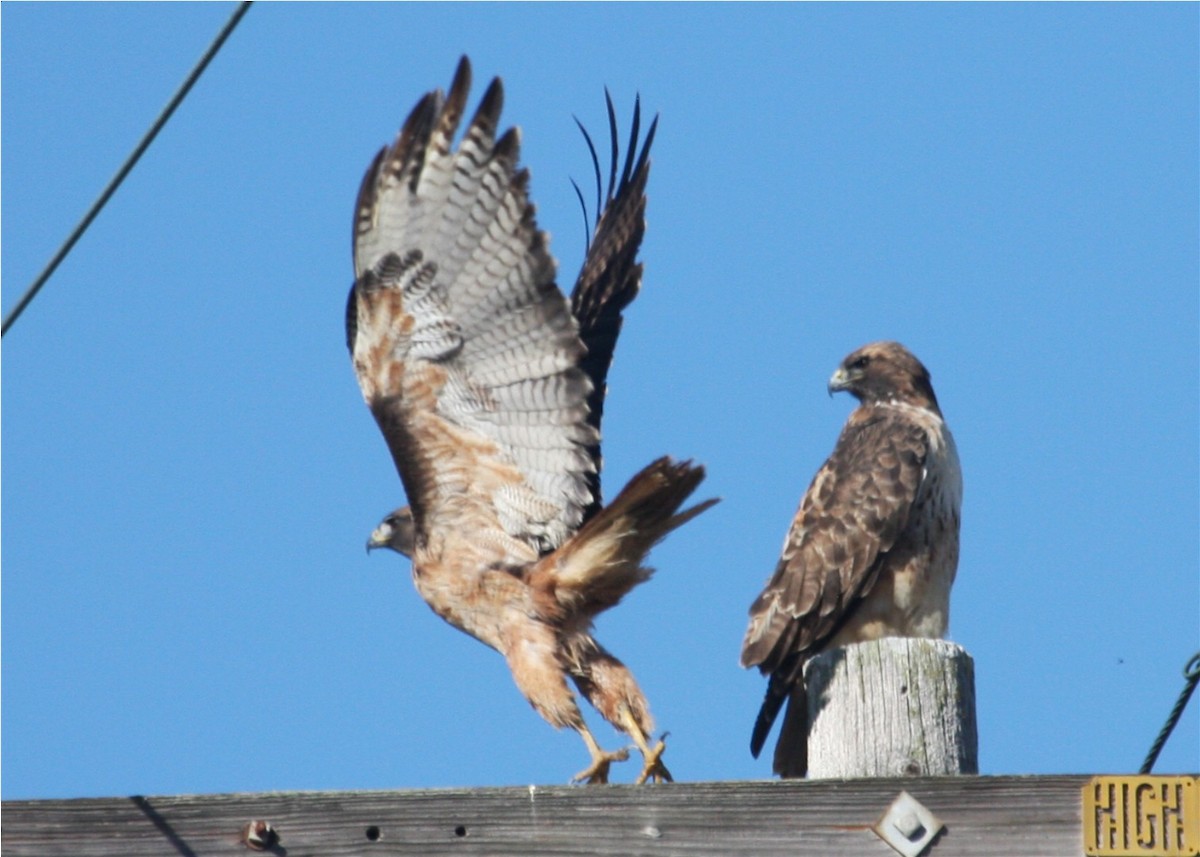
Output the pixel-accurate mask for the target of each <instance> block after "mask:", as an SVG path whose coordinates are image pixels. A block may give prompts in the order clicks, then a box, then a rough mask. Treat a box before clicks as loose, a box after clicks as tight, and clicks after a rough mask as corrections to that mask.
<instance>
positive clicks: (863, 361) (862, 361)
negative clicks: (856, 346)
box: [850, 354, 871, 369]
mask: <svg viewBox="0 0 1200 857" xmlns="http://www.w3.org/2000/svg"><path fill="white" fill-rule="evenodd" d="M870 362H871V358H870V357H868V356H867V355H865V354H864V355H863V356H862V357H859V358H858V359H857V360H855V361H854V362H853V363H851V364H850V368H851V369H866V368H867V364H868V363H870Z"/></svg>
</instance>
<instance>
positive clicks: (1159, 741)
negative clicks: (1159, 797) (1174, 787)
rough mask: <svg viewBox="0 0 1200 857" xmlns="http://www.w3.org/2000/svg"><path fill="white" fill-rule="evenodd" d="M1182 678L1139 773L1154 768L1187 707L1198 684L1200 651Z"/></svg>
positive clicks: (1199, 680)
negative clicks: (1180, 685) (1174, 698)
mask: <svg viewBox="0 0 1200 857" xmlns="http://www.w3.org/2000/svg"><path fill="white" fill-rule="evenodd" d="M1183 678H1184V683H1183V690H1182V691H1181V692H1180V694H1179V699H1177V700H1175V705H1174V706H1173V707H1172V708H1171V713H1170V714H1168V715H1167V722H1166V723H1164V724H1163V728H1162V730H1161V731H1160V732H1159V733H1158V737H1157V738H1155V739H1154V745H1153V746H1152V747H1151V748H1150V752H1149V753H1147V754H1146V761H1144V762H1142V767H1141V770H1139V771H1138V773H1139V774H1148V773H1150V771H1151V770H1152V769H1153V768H1154V763H1155V762H1157V761H1158V754H1159V753H1161V752H1162V748H1163V745H1164V744H1166V743H1167V739H1168V738H1170V737H1171V733H1172V732H1174V731H1175V724H1177V723H1178V722H1179V718H1180V717H1182V716H1183V709H1185V708H1187V704H1188V700H1189V699H1191V698H1192V693H1193V692H1194V691H1195V690H1196V685H1197V684H1200V652H1196V654H1194V655H1192V659H1191V660H1190V661H1188V662H1187V666H1185V667H1184V668H1183Z"/></svg>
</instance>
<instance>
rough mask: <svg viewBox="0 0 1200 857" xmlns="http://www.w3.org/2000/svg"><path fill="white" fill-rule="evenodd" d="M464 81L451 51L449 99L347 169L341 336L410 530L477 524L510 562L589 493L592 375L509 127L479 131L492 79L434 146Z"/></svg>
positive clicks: (539, 549) (579, 509)
mask: <svg viewBox="0 0 1200 857" xmlns="http://www.w3.org/2000/svg"><path fill="white" fill-rule="evenodd" d="M470 76H471V74H470V65H469V63H468V62H467V60H466V58H465V57H464V58H463V60H462V61H461V62H460V63H459V66H458V69H457V71H456V73H455V76H454V81H453V84H452V85H451V87H450V92H449V95H447V96H444V97H443V95H442V93H441V92H440V91H436V92H432V93H430V94H428V95H426V96H425V97H424V98H422V99H421V100H420V102H418V104H417V106H416V107H415V108H414V109H413V111H412V113H411V114H410V115H409V117H408V119H407V121H406V122H405V123H404V126H403V127H402V129H401V131H400V134H399V136H398V137H397V138H396V141H395V143H393V145H392V146H390V147H387V148H385V149H383V150H382V151H381V152H380V153H379V155H378V156H377V157H376V158H375V161H374V163H373V164H372V166H371V168H370V169H369V170H368V172H367V174H366V177H365V178H364V180H363V184H362V187H361V189H360V191H359V197H358V214H357V218H356V222H355V230H354V264H355V272H356V275H357V280H356V282H355V284H354V287H353V289H352V291H351V294H350V300H349V306H348V309H347V338H348V341H349V344H350V348H351V351H352V353H353V358H354V368H355V373H356V374H357V376H358V381H359V385H360V387H361V388H362V392H363V397H364V398H365V399H366V402H367V404H368V406H369V407H370V409H371V412H372V413H373V414H374V415H375V419H376V420H377V421H378V423H379V427H380V429H381V430H382V432H383V435H384V437H385V439H386V440H387V443H388V446H389V448H390V449H391V452H392V456H393V458H394V460H395V462H396V466H397V469H398V470H399V472H400V477H401V479H402V480H403V482H404V487H405V491H406V493H407V495H408V498H409V502H410V504H411V505H412V507H413V517H414V520H415V523H416V540H417V543H418V544H420V543H421V541H422V539H423V538H424V537H425V535H426V534H427V533H428V532H429V531H431V530H433V529H438V530H454V529H459V530H462V529H470V530H471V531H472V532H475V533H486V532H487V531H491V532H493V535H494V539H495V542H496V545H497V546H499V547H501V554H502V555H503V556H505V557H507V558H509V560H511V561H512V562H513V563H517V562H527V561H529V559H531V558H533V557H536V556H537V555H538V554H541V553H544V552H546V551H548V550H553V549H554V548H555V547H557V546H558V545H560V544H561V543H562V542H563V541H564V540H565V539H566V538H567V536H569V535H570V534H571V533H572V532H573V531H574V530H575V529H576V528H577V527H578V526H579V524H580V522H581V521H582V519H583V510H584V509H585V508H588V507H589V506H590V505H591V504H592V503H593V501H594V499H595V498H594V496H593V494H592V491H591V489H590V487H589V486H590V482H591V480H592V478H593V474H594V472H595V470H596V464H595V462H594V461H593V459H592V456H591V455H590V454H589V451H588V450H589V448H590V447H591V446H592V445H593V444H595V443H596V442H597V440H598V437H597V432H596V429H595V427H594V426H593V425H592V424H591V423H590V422H589V419H588V408H587V399H588V396H589V394H590V393H591V389H592V383H591V381H590V380H589V378H588V376H587V373H586V372H584V371H583V370H582V369H581V368H580V367H579V362H580V359H581V358H582V356H583V354H584V345H583V343H582V342H581V340H580V337H579V332H578V326H577V324H576V322H575V319H574V318H573V316H572V314H571V310H570V306H569V305H568V303H567V300H566V298H565V297H564V296H563V295H562V293H561V292H560V291H559V289H558V287H557V286H556V284H555V281H554V276H555V264H554V260H553V259H552V258H551V256H550V254H549V252H548V250H547V247H546V236H545V235H544V233H542V232H540V231H539V230H538V228H537V224H536V223H535V220H534V212H533V206H532V205H531V204H530V202H529V200H528V197H527V185H528V173H527V172H526V171H524V170H518V167H517V161H518V154H519V132H518V131H517V130H516V129H511V130H509V131H507V132H505V133H504V134H503V135H502V136H501V137H500V138H499V139H498V140H497V139H495V133H496V125H497V122H498V119H499V114H500V108H501V103H502V99H503V95H502V88H501V85H500V82H499V80H498V79H497V80H493V81H492V83H491V85H490V86H489V87H488V89H487V92H486V93H485V95H484V96H483V99H482V101H481V103H480V105H479V108H478V110H477V111H476V113H475V116H474V118H473V119H472V120H471V122H470V124H469V125H468V127H467V129H466V132H465V134H464V137H463V139H462V142H461V143H460V145H459V146H458V148H457V149H456V150H453V151H452V150H451V142H452V139H453V137H454V134H455V132H456V130H457V128H458V125H459V122H460V120H461V118H462V115H463V110H464V106H465V102H466V97H467V91H468V89H469V86H470Z"/></svg>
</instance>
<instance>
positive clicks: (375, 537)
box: [367, 521, 392, 553]
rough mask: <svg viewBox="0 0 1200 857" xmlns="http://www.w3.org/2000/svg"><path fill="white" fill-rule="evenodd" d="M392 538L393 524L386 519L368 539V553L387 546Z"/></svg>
mask: <svg viewBox="0 0 1200 857" xmlns="http://www.w3.org/2000/svg"><path fill="white" fill-rule="evenodd" d="M391 539H392V525H391V524H389V523H387V522H386V521H385V522H384V523H382V524H380V525H379V526H378V527H376V528H375V529H374V530H373V531H372V532H371V536H370V538H368V539H367V553H370V552H371V551H373V550H375V549H376V548H385V547H387V546H388V542H390V541H391Z"/></svg>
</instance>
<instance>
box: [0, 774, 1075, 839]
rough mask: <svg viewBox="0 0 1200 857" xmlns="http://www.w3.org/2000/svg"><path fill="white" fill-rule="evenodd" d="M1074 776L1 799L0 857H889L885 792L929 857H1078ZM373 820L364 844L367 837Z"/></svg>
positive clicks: (887, 800)
mask: <svg viewBox="0 0 1200 857" xmlns="http://www.w3.org/2000/svg"><path fill="white" fill-rule="evenodd" d="M1086 780H1087V777H1085V776H1051V777H1046V776H1041V777H917V778H906V779H903V780H896V779H859V780H821V781H795V780H793V781H757V780H756V781H741V782H720V783H685V784H678V783H677V784H672V785H662V786H629V785H613V786H592V787H586V788H584V787H574V788H572V787H566V786H553V787H541V786H537V787H528V788H520V787H517V788H482V789H470V790H454V789H445V790H432V791H394V792H326V793H319V792H311V793H301V792H295V793H267V794H232V795H200V796H175V797H152V798H140V797H135V798H101V799H81V800H47V801H6V802H5V803H4V804H3V815H2V828H3V829H2V835H3V846H4V852H5V854H6V855H9V857H20V855H38V857H47V855H76V857H91V855H98V856H99V855H103V856H104V857H107V855H128V857H140V855H156V857H162V855H168V857H169V855H188V857H191V856H192V855H194V857H203V855H228V854H242V855H246V854H249V853H252V852H250V851H249V850H248V849H247V848H246V846H245V845H244V844H242V843H241V842H240V841H239V833H240V831H241V829H242V827H243V826H244V825H245V824H246V823H247V822H249V821H250V820H251V819H263V820H266V821H269V822H270V823H271V824H272V825H273V826H274V828H275V829H276V830H277V831H278V832H279V834H280V837H281V840H280V842H279V844H278V845H277V846H276V847H275V848H273V849H271V850H270V851H269V852H265V853H273V854H277V855H289V856H290V857H305V855H318V854H320V855H324V857H339V855H352V854H353V855H379V857H384V855H425V854H433V855H437V854H463V855H469V854H488V855H535V857H536V855H549V854H558V855H584V854H591V855H718V854H720V855H751V854H752V855H766V856H767V857H769V855H791V857H797V855H799V857H804V856H805V855H821V857H838V855H874V857H887V855H894V854H895V852H894V851H892V850H891V849H890V848H889V847H888V846H887V845H886V844H884V843H883V842H882V841H881V840H879V839H878V838H877V837H876V836H875V834H874V833H873V832H871V830H870V827H871V825H872V824H874V823H875V822H876V821H877V820H878V819H879V817H880V816H882V815H883V813H884V811H885V810H886V808H887V806H888V804H889V803H890V802H891V801H892V799H893V798H895V797H896V795H897V794H898V793H899V792H900V790H901V789H904V790H906V791H908V792H909V793H910V794H911V795H913V796H914V797H915V798H917V800H919V801H921V802H922V803H923V804H924V805H925V806H926V807H928V808H929V809H930V810H932V811H933V812H934V813H936V814H937V815H938V816H939V817H940V818H941V819H942V820H943V821H944V822H945V823H946V830H945V831H944V832H943V833H942V834H941V836H940V837H939V838H938V839H937V840H936V841H935V842H934V845H933V848H932V850H931V852H930V854H931V857H980V855H1024V857H1065V855H1079V854H1081V853H1082V836H1081V832H1080V795H1081V789H1082V786H1083V785H1084V783H1085V782H1086ZM372 828H374V830H373V831H371V832H373V833H377V834H378V836H377V838H376V839H375V840H374V841H372V840H371V839H370V838H369V837H368V831H369V830H370V829H372Z"/></svg>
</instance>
